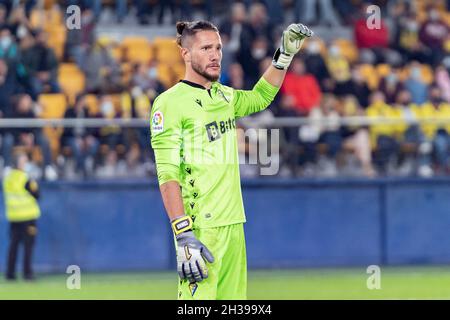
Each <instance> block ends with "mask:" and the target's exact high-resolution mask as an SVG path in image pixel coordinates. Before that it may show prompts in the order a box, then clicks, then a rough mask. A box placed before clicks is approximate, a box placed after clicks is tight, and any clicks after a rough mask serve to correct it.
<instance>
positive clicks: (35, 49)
mask: <svg viewBox="0 0 450 320" xmlns="http://www.w3.org/2000/svg"><path fill="white" fill-rule="evenodd" d="M29 41H32V40H29ZM23 62H24V65H25V68H26V70H27V71H28V72H29V74H30V76H31V81H32V87H33V92H34V93H35V94H39V93H42V92H47V93H49V92H51V93H55V92H59V91H60V89H59V84H58V64H59V63H58V59H57V58H56V55H55V52H54V51H53V49H52V48H50V47H49V46H48V34H47V33H46V32H45V31H39V32H38V33H37V35H36V40H35V42H34V44H33V45H32V46H31V47H29V48H27V49H25V50H24V51H23Z"/></svg>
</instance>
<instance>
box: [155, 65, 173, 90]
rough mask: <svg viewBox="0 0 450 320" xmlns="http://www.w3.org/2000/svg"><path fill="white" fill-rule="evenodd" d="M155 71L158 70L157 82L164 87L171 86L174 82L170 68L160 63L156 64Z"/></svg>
mask: <svg viewBox="0 0 450 320" xmlns="http://www.w3.org/2000/svg"><path fill="white" fill-rule="evenodd" d="M157 69H158V80H159V81H161V83H162V84H163V85H164V86H165V87H170V86H172V85H173V84H174V82H175V80H174V76H173V72H172V70H171V68H170V67H169V66H168V65H166V64H164V63H160V64H158V67H157Z"/></svg>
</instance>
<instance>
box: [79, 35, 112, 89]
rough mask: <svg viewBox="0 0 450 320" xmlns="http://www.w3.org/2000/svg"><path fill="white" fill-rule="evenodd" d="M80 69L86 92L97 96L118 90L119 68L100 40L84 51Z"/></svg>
mask: <svg viewBox="0 0 450 320" xmlns="http://www.w3.org/2000/svg"><path fill="white" fill-rule="evenodd" d="M80 68H81V70H83V72H84V73H85V75H86V91H87V92H89V93H96V94H98V93H101V92H108V93H111V92H117V91H118V90H119V87H120V84H121V78H120V69H119V66H118V65H117V63H116V62H115V60H114V59H113V58H112V56H111V53H110V52H109V51H108V48H107V47H106V46H105V45H104V44H103V43H102V42H101V40H100V39H98V40H97V41H96V42H94V43H93V44H92V45H91V46H89V47H88V48H87V49H86V50H85V51H84V53H83V54H82V56H81V64H80Z"/></svg>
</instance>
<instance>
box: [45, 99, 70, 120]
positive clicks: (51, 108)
mask: <svg viewBox="0 0 450 320" xmlns="http://www.w3.org/2000/svg"><path fill="white" fill-rule="evenodd" d="M38 103H39V105H40V106H41V107H42V113H41V115H40V116H41V118H57V119H58V118H62V117H63V116H64V113H65V112H66V107H67V98H66V96H65V95H64V94H62V93H48V94H41V95H39V98H38Z"/></svg>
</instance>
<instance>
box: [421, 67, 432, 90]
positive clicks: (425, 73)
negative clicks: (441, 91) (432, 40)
mask: <svg viewBox="0 0 450 320" xmlns="http://www.w3.org/2000/svg"><path fill="white" fill-rule="evenodd" d="M421 71H422V77H423V81H424V82H425V83H426V84H428V85H430V84H431V83H432V82H433V80H434V73H433V69H432V68H431V67H430V66H429V65H427V64H423V65H422V70H421Z"/></svg>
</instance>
